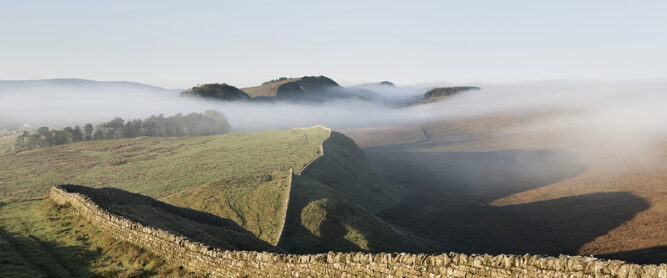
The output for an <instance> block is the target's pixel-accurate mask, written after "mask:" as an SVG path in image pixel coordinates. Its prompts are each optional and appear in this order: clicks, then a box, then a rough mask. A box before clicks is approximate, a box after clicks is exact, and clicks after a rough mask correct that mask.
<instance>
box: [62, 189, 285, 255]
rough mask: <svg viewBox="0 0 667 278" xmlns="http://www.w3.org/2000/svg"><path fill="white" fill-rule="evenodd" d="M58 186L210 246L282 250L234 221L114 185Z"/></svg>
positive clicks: (107, 209) (137, 220) (129, 216)
mask: <svg viewBox="0 0 667 278" xmlns="http://www.w3.org/2000/svg"><path fill="white" fill-rule="evenodd" d="M60 188H61V189H62V190H64V191H66V192H69V193H77V194H81V195H83V196H86V197H88V198H90V199H91V200H92V201H93V202H94V203H95V204H96V205H97V206H99V207H100V208H101V209H103V210H105V211H107V212H110V213H111V214H113V215H116V216H120V217H123V218H126V219H129V220H131V221H133V222H136V223H139V224H142V225H144V226H147V227H151V228H153V229H156V230H164V231H167V232H169V233H171V234H173V235H177V236H183V237H185V238H187V239H188V240H190V241H194V242H198V243H202V244H205V245H207V246H210V247H213V248H218V249H221V250H254V251H271V252H282V250H280V249H279V248H276V247H274V246H272V245H270V244H269V243H267V242H265V241H262V240H260V239H258V238H257V237H256V236H255V235H253V234H252V233H250V232H248V231H247V230H245V229H243V228H241V226H239V225H238V224H237V223H236V222H234V221H231V220H229V219H225V218H220V217H217V216H215V215H213V214H210V213H206V212H201V211H196V210H192V209H187V208H181V207H175V206H172V205H169V204H167V203H163V202H160V201H157V200H155V199H153V198H150V197H147V196H144V195H140V194H134V193H130V192H127V191H124V190H119V189H115V188H100V189H95V188H90V187H85V186H78V185H61V186H60ZM52 194H53V193H52ZM52 198H53V197H52Z"/></svg>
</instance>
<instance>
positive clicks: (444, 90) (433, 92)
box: [424, 86, 480, 98]
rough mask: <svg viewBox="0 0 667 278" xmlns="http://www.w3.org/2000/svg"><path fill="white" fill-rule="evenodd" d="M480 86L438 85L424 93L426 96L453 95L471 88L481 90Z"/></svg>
mask: <svg viewBox="0 0 667 278" xmlns="http://www.w3.org/2000/svg"><path fill="white" fill-rule="evenodd" d="M479 89H480V88H479V87H471V86H463V87H438V88H433V89H430V90H428V91H426V93H425V94H424V97H427V98H429V97H442V96H451V95H454V94H457V93H460V92H464V91H469V90H479Z"/></svg>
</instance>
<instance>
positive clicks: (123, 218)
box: [50, 185, 667, 277]
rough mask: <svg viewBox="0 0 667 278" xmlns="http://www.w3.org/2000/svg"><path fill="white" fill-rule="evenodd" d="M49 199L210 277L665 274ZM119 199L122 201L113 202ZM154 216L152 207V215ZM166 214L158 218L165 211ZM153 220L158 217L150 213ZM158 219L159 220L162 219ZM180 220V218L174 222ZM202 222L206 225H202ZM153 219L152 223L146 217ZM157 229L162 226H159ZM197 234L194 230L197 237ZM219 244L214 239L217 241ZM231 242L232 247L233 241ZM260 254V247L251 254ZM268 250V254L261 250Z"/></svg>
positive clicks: (110, 196) (162, 207)
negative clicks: (406, 248)
mask: <svg viewBox="0 0 667 278" xmlns="http://www.w3.org/2000/svg"><path fill="white" fill-rule="evenodd" d="M50 198H51V199H52V200H53V201H55V202H56V203H58V204H60V205H71V206H72V208H74V209H75V210H76V212H77V213H78V214H80V215H81V216H82V217H84V218H85V219H87V220H88V221H89V222H90V223H91V224H93V225H96V226H98V227H99V228H100V229H101V230H102V231H103V232H104V233H107V234H108V235H109V236H112V237H114V238H116V239H119V240H124V241H128V242H130V243H132V244H135V245H137V246H139V247H141V248H144V249H146V250H148V251H150V252H153V253H154V254H156V255H159V256H162V257H163V258H165V260H166V261H167V262H169V263H171V264H174V265H179V266H182V267H184V268H186V269H188V270H190V271H193V272H195V273H197V274H199V275H208V276H212V277H230V276H232V277H242V276H250V277H265V276H271V277H300V276H312V277H342V276H346V277H370V276H372V277H388V276H394V277H421V276H427V277H468V276H471V275H472V276H483V277H666V276H667V265H665V264H662V265H659V266H658V265H635V264H626V263H624V262H621V261H606V260H598V259H595V258H591V257H581V256H560V257H543V256H539V255H524V256H515V255H497V256H490V255H466V254H458V253H447V254H440V255H426V254H406V253H376V254H370V253H335V252H328V253H321V254H312V255H291V254H280V250H279V249H275V248H272V247H271V246H268V244H266V243H262V242H258V241H257V240H256V238H253V237H249V236H248V233H244V232H243V231H242V230H239V229H238V227H235V226H234V225H233V224H232V223H229V222H227V221H226V220H224V219H216V218H211V216H210V215H207V214H201V213H199V212H195V211H187V210H185V211H181V210H180V209H179V208H175V207H172V206H169V205H166V204H160V203H159V202H157V201H155V200H153V199H150V198H146V197H143V196H137V195H136V194H131V193H128V192H123V191H117V190H99V189H91V188H86V187H82V186H72V185H63V186H53V187H52V188H51V193H50ZM118 198H121V199H123V200H122V201H118V200H116V199H118ZM137 203H139V204H138V205H139V206H145V207H143V208H142V211H147V210H155V211H167V213H168V214H171V213H173V214H174V215H177V216H176V217H180V216H178V215H185V214H187V215H190V216H192V217H193V218H195V219H197V221H194V220H187V221H192V222H193V223H194V222H196V223H199V224H196V225H200V227H201V225H210V226H215V227H218V228H219V229H222V230H221V231H224V233H219V234H217V235H216V236H215V237H216V240H218V241H219V242H223V243H228V244H230V245H222V247H228V248H247V250H256V251H240V250H232V249H230V250H223V249H220V248H216V247H214V246H211V245H207V244H204V243H201V242H196V241H193V240H192V239H191V238H188V237H184V236H181V235H177V234H175V232H176V230H177V229H176V228H174V227H168V228H166V229H162V228H156V227H154V226H152V224H149V223H141V222H142V221H144V220H140V219H137V218H130V216H128V215H125V214H124V212H123V211H124V210H125V211H127V209H128V208H127V206H131V204H137ZM151 213H154V212H151ZM163 216H164V215H163ZM150 219H152V220H153V221H155V219H156V218H150ZM160 219H164V218H160ZM179 220H182V221H185V219H179ZM202 222H205V223H202ZM151 223H152V222H151ZM161 227H165V226H164V225H163V226H161ZM200 236H201V235H199V238H200ZM219 242H218V243H217V244H220V243H219ZM232 243H234V244H235V245H231V244H232ZM257 251H264V252H257ZM267 251H268V252H267Z"/></svg>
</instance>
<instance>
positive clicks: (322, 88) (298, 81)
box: [241, 76, 341, 98]
mask: <svg viewBox="0 0 667 278" xmlns="http://www.w3.org/2000/svg"><path fill="white" fill-rule="evenodd" d="M339 88H341V87H340V85H338V83H336V81H333V80H331V79H330V78H328V77H326V76H304V77H299V78H279V79H277V80H275V81H269V82H264V83H263V84H262V85H260V86H256V87H249V88H243V89H241V90H243V91H244V92H246V93H247V94H248V95H250V96H251V97H277V98H303V97H314V96H322V95H325V94H328V93H329V92H327V91H328V90H332V89H333V90H336V89H339Z"/></svg>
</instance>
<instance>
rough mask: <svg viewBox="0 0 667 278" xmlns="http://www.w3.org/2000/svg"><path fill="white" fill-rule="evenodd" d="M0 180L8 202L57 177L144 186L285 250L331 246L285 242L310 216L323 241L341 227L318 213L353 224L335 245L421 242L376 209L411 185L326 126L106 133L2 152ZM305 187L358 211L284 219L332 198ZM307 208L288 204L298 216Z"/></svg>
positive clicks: (36, 192) (135, 188)
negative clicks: (322, 229)
mask: <svg viewBox="0 0 667 278" xmlns="http://www.w3.org/2000/svg"><path fill="white" fill-rule="evenodd" d="M306 165H308V168H307V170H306V171H303V170H304V167H306ZM292 172H293V173H294V174H295V175H296V176H295V179H296V177H300V178H301V177H303V178H302V179H299V180H300V181H310V184H308V182H306V183H304V182H301V183H299V186H298V188H296V189H295V188H291V187H290V184H291V180H292V174H291V173H292ZM0 182H1V183H0V190H2V191H1V193H0V198H1V199H2V200H4V201H5V202H10V201H12V200H21V199H26V198H35V197H43V196H45V195H46V194H47V190H48V188H49V186H50V185H54V184H78V185H84V186H90V187H96V188H99V187H113V188H118V189H122V190H126V191H130V192H134V193H140V194H144V195H148V196H150V197H153V198H156V199H159V200H162V201H165V202H167V203H170V204H173V205H176V206H180V207H186V208H191V209H194V210H198V211H204V212H208V213H212V214H214V215H217V216H220V217H223V218H226V219H231V220H233V221H235V222H237V223H238V224H239V225H241V226H242V227H243V228H245V229H247V230H248V231H250V232H252V233H254V234H255V235H257V237H259V238H260V239H262V240H264V241H266V242H269V243H271V244H274V245H275V244H278V245H279V246H281V247H283V246H285V248H287V249H286V250H287V251H292V250H291V249H290V248H292V247H294V248H295V250H296V249H298V250H299V251H303V252H306V251H308V250H310V251H312V250H319V251H325V250H326V248H325V249H323V248H322V246H321V245H318V246H312V249H309V248H310V247H308V246H307V245H303V244H302V245H298V246H297V245H294V244H282V243H280V242H279V240H284V241H290V240H291V241H292V242H294V240H292V239H290V238H289V237H290V236H291V235H295V236H297V234H296V233H290V231H285V229H300V228H297V227H298V226H300V225H309V226H308V227H310V228H309V229H310V230H308V229H306V230H308V231H309V233H311V234H312V237H313V238H315V239H316V240H317V241H322V242H331V243H333V242H334V241H335V239H336V238H339V236H338V234H327V233H319V232H318V229H319V228H317V227H315V226H313V225H310V224H307V223H311V222H312V223H320V224H321V225H325V226H327V225H328V226H346V227H348V228H349V229H350V231H349V235H347V238H346V239H345V240H346V241H347V242H348V244H347V245H341V246H343V247H340V246H335V245H334V244H328V245H326V246H328V247H327V248H331V249H335V250H346V248H347V249H349V250H367V251H373V250H380V249H381V250H383V251H391V250H392V249H391V248H390V247H389V245H385V244H379V242H381V241H386V242H400V243H402V244H400V245H396V248H395V249H393V250H406V249H409V248H412V247H415V245H414V243H416V242H412V241H410V240H405V238H406V237H405V236H403V235H401V234H400V232H397V231H396V230H394V229H392V228H391V227H390V225H388V224H387V223H384V222H382V220H380V219H379V218H377V217H375V216H374V213H376V212H379V211H381V210H384V209H387V208H389V207H392V206H394V205H397V204H398V203H400V202H401V200H402V199H403V197H404V196H405V195H406V193H407V191H406V190H405V189H404V188H402V187H401V186H399V185H397V184H395V183H393V182H390V181H389V180H387V179H385V178H384V177H382V176H381V175H380V174H379V173H378V172H377V171H376V170H375V169H373V168H372V167H371V166H370V164H369V163H368V161H367V160H366V158H365V156H364V154H363V152H362V151H361V150H360V149H359V148H358V147H357V146H356V145H355V144H354V142H353V141H352V140H350V139H349V138H347V137H345V136H343V135H342V134H339V133H336V132H331V131H330V130H329V129H327V128H323V127H314V128H308V129H291V130H274V131H260V132H249V133H230V134H224V135H215V136H206V137H183V138H150V137H141V138H133V139H118V140H101V141H92V142H78V143H73V144H68V145H62V146H57V147H51V148H44V149H37V150H31V151H26V152H21V153H18V154H4V155H0ZM290 192H291V195H290ZM302 194H305V195H308V196H310V195H313V196H320V197H321V196H333V197H332V198H329V199H328V200H329V201H330V203H331V204H343V205H342V207H349V208H350V209H351V210H350V209H348V210H347V211H348V212H347V213H345V214H341V216H337V217H328V218H327V220H326V221H324V222H322V221H320V220H316V219H313V220H311V219H309V217H310V216H313V217H315V216H316V214H308V213H306V214H305V215H304V216H305V218H304V221H299V224H298V225H296V226H294V225H291V226H290V225H285V219H286V218H292V215H287V214H288V207H289V206H291V204H292V203H294V202H295V200H306V201H303V203H302V204H299V205H296V206H302V207H303V208H305V207H312V208H315V207H317V204H318V203H317V202H318V201H321V199H327V198H326V197H321V198H317V199H312V198H309V197H304V196H301V195H302ZM325 201H326V200H325ZM311 202H315V203H313V204H312V205H310V203H311ZM309 205H310V206H309ZM303 208H296V209H290V210H289V213H294V214H299V215H301V214H302V211H303ZM322 208H325V210H326V208H327V206H323V207H322ZM308 211H310V210H306V212H308ZM336 214H337V213H336ZM286 215H287V216H286ZM329 216H331V215H329ZM354 219H356V220H354ZM318 221H320V222H318ZM325 222H326V223H325ZM284 227H286V228H284ZM284 231H285V233H283V232H284ZM281 235H283V237H282V238H281ZM298 236H300V237H301V236H303V235H298ZM348 247H349V248H348ZM341 248H343V249H341ZM413 249H416V248H413Z"/></svg>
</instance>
